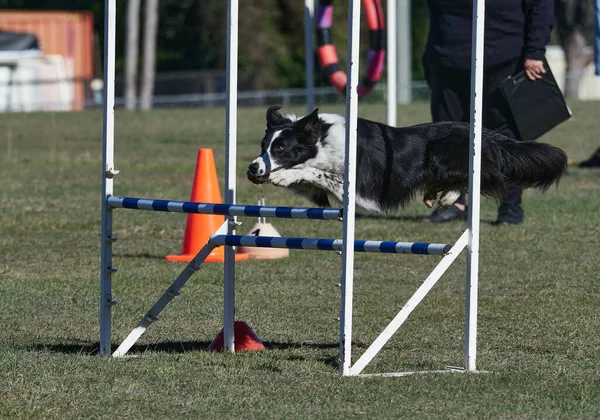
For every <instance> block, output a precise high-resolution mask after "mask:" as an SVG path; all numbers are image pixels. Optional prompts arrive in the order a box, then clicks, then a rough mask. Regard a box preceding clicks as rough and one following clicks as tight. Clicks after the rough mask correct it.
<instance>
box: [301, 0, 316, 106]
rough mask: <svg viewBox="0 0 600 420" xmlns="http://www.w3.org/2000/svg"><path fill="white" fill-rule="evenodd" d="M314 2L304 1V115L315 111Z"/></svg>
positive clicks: (310, 0) (311, 0)
mask: <svg viewBox="0 0 600 420" xmlns="http://www.w3.org/2000/svg"><path fill="white" fill-rule="evenodd" d="M314 16H315V0H304V46H305V47H304V60H305V63H304V73H305V77H306V114H307V115H308V114H310V113H311V112H312V111H313V109H315V54H314V42H313V27H314V23H313V20H314Z"/></svg>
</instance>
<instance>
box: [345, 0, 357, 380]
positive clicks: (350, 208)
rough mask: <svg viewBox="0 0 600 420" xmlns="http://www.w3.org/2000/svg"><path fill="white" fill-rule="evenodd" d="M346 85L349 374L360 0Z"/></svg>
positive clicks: (353, 3) (353, 14) (351, 8)
mask: <svg viewBox="0 0 600 420" xmlns="http://www.w3.org/2000/svg"><path fill="white" fill-rule="evenodd" d="M348 40H349V44H348V70H347V74H348V84H347V86H346V157H345V162H344V164H345V165H344V166H345V168H344V233H343V240H344V243H343V247H342V281H341V286H342V296H341V300H342V301H341V310H340V364H341V370H342V375H344V376H348V375H350V367H351V363H352V299H353V288H354V222H355V220H354V218H355V197H356V130H357V119H358V90H357V88H358V68H359V46H360V0H350V3H349V5H348Z"/></svg>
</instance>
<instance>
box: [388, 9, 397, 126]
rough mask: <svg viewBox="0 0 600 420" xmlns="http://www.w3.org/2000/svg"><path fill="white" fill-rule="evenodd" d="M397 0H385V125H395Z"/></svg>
mask: <svg viewBox="0 0 600 420" xmlns="http://www.w3.org/2000/svg"><path fill="white" fill-rule="evenodd" d="M396 2H397V0H388V2H387V12H386V13H387V28H386V30H387V46H386V50H387V51H386V53H387V125H391V126H392V127H396V124H397V123H398V120H397V115H396V114H397V109H398V101H397V99H396V97H397V95H398V71H397V65H396V63H397V62H398V60H397V57H398V55H397V51H396V36H397V33H398V30H397V16H396Z"/></svg>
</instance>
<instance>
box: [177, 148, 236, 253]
mask: <svg viewBox="0 0 600 420" xmlns="http://www.w3.org/2000/svg"><path fill="white" fill-rule="evenodd" d="M190 201H194V202H201V203H214V204H221V203H222V201H221V192H220V191H219V181H218V179H217V170H216V168H215V159H214V157H213V151H212V149H199V150H198V158H197V160H196V171H195V174H194V182H193V184H192V195H191V197H190ZM224 221H225V216H223V215H217V214H188V216H187V221H186V224H185V234H184V237H183V248H182V251H181V254H179V255H167V256H166V257H165V259H166V260H167V261H176V262H190V261H191V260H192V259H193V258H194V257H195V256H196V254H197V253H198V251H200V249H201V248H202V247H203V246H204V245H205V244H206V242H208V239H209V238H210V236H211V235H212V234H214V233H215V232H216V231H217V229H219V227H221V225H222V224H223V222H224ZM247 258H248V255H246V254H236V255H235V260H236V261H240V260H245V259H247ZM224 259H225V254H224V251H223V247H218V248H215V250H214V251H213V252H212V253H211V254H210V255H209V256H208V257H207V258H206V259H205V260H204V261H206V262H223V261H224Z"/></svg>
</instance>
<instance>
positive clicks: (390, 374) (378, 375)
mask: <svg viewBox="0 0 600 420" xmlns="http://www.w3.org/2000/svg"><path fill="white" fill-rule="evenodd" d="M432 373H486V372H480V371H477V370H467V369H464V368H461V367H454V366H447V367H446V368H444V369H440V370H416V371H409V372H388V373H361V374H359V375H357V376H359V377H361V378H398V377H402V376H413V375H428V374H432Z"/></svg>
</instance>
